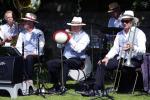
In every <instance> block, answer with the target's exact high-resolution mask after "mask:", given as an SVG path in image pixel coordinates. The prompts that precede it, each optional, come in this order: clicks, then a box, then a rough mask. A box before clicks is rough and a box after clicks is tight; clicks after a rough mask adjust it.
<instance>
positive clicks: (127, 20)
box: [121, 20, 131, 23]
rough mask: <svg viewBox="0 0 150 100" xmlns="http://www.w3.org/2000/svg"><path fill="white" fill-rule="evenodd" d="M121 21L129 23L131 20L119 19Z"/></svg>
mask: <svg viewBox="0 0 150 100" xmlns="http://www.w3.org/2000/svg"><path fill="white" fill-rule="evenodd" d="M121 22H122V23H129V22H131V20H121Z"/></svg>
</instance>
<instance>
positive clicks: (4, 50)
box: [0, 46, 22, 56]
mask: <svg viewBox="0 0 150 100" xmlns="http://www.w3.org/2000/svg"><path fill="white" fill-rule="evenodd" d="M0 56H22V54H21V53H20V52H19V51H18V50H17V49H16V48H14V47H11V46H10V47H0Z"/></svg>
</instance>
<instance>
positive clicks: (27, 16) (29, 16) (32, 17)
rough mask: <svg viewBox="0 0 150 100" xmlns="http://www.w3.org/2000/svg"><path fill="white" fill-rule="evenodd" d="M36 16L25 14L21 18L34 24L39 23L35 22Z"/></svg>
mask: <svg viewBox="0 0 150 100" xmlns="http://www.w3.org/2000/svg"><path fill="white" fill-rule="evenodd" d="M36 18H37V17H36V15H35V14H33V13H26V15H25V17H24V18H21V19H23V20H27V21H32V22H35V23H39V22H38V21H36Z"/></svg>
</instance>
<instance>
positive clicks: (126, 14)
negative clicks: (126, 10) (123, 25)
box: [123, 14, 134, 17]
mask: <svg viewBox="0 0 150 100" xmlns="http://www.w3.org/2000/svg"><path fill="white" fill-rule="evenodd" d="M123 16H129V17H134V16H132V15H129V14H125V15H123Z"/></svg>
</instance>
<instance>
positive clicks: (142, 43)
mask: <svg viewBox="0 0 150 100" xmlns="http://www.w3.org/2000/svg"><path fill="white" fill-rule="evenodd" d="M129 33H130V34H131V37H132V36H133V34H134V33H135V37H134V42H133V41H132V40H133V39H131V38H129ZM129 33H127V34H126V33H125V32H124V30H123V31H121V32H118V33H117V35H116V38H115V40H114V44H113V47H112V48H111V49H110V51H109V52H108V54H107V55H106V57H108V58H109V59H111V58H113V57H114V56H115V55H116V54H119V56H120V57H123V58H124V56H125V54H126V56H125V59H126V58H128V57H129V55H128V53H127V52H125V51H123V50H122V48H123V46H124V45H125V44H126V43H127V42H131V43H132V42H133V46H134V50H133V51H132V57H136V56H138V55H142V54H144V53H145V52H146V36H145V34H144V32H143V31H142V30H140V29H139V28H135V27H132V28H131V31H130V32H129Z"/></svg>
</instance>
